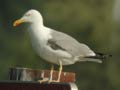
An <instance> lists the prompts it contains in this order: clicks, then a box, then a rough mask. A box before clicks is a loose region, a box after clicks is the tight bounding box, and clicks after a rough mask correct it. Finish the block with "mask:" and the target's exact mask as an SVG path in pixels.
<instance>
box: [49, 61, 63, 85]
mask: <svg viewBox="0 0 120 90" xmlns="http://www.w3.org/2000/svg"><path fill="white" fill-rule="evenodd" d="M62 69H63V68H62V62H61V61H60V67H59V73H58V79H57V80H49V83H51V82H60V77H61V73H62ZM51 74H53V72H51Z"/></svg>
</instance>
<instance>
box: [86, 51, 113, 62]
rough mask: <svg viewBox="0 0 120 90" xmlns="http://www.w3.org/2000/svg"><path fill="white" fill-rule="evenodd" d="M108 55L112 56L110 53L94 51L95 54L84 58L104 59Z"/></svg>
mask: <svg viewBox="0 0 120 90" xmlns="http://www.w3.org/2000/svg"><path fill="white" fill-rule="evenodd" d="M109 57H112V55H111V54H103V53H98V52H97V53H96V55H95V56H87V57H86V58H93V59H101V60H104V59H107V58H109Z"/></svg>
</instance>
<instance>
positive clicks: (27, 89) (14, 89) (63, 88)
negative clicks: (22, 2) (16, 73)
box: [0, 80, 78, 90]
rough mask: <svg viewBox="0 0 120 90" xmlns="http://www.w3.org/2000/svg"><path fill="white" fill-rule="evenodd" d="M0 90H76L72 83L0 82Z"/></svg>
mask: <svg viewBox="0 0 120 90" xmlns="http://www.w3.org/2000/svg"><path fill="white" fill-rule="evenodd" d="M0 90H78V89H77V87H76V85H75V84H74V83H51V84H48V83H43V84H40V83H39V82H35V81H12V80H11V81H0Z"/></svg>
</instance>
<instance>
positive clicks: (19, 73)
mask: <svg viewBox="0 0 120 90" xmlns="http://www.w3.org/2000/svg"><path fill="white" fill-rule="evenodd" d="M49 77H50V70H39V69H30V68H10V80H20V81H36V80H42V79H49ZM57 78H58V71H54V72H53V80H57ZM60 82H72V83H74V82H75V73H71V72H62V74H61V79H60Z"/></svg>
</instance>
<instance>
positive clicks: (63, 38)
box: [51, 30, 95, 57]
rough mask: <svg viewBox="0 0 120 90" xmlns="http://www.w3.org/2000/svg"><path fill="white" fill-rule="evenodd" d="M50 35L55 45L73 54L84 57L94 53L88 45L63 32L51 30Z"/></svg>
mask: <svg viewBox="0 0 120 90" xmlns="http://www.w3.org/2000/svg"><path fill="white" fill-rule="evenodd" d="M51 35H52V39H51V40H52V41H54V43H55V45H57V46H59V47H60V48H61V49H62V50H65V51H67V52H68V53H70V54H71V55H73V56H81V57H85V56H94V55H95V53H94V52H93V51H92V50H91V49H90V48H89V47H88V46H86V45H85V44H82V43H79V42H78V41H77V40H75V39H74V38H72V37H71V36H69V35H67V34H65V33H62V32H58V31H55V30H52V31H51Z"/></svg>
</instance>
